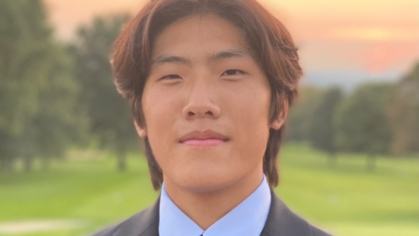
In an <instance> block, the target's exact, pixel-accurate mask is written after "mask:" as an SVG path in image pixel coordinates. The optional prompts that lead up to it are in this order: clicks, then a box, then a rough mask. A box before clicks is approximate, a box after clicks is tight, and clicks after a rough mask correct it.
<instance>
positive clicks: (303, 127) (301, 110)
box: [286, 87, 324, 142]
mask: <svg viewBox="0 0 419 236" xmlns="http://www.w3.org/2000/svg"><path fill="white" fill-rule="evenodd" d="M323 93H324V91H323V90H321V89H318V88H312V87H305V88H303V89H302V91H301V95H300V96H299V97H298V99H297V100H296V102H295V104H293V106H292V107H291V109H290V113H289V115H288V121H287V133H286V140H287V141H295V142H303V141H309V130H310V127H311V119H312V117H313V116H314V112H315V108H316V107H317V106H318V104H319V103H320V101H321V98H322V96H323Z"/></svg>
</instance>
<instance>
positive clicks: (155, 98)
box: [139, 15, 279, 191]
mask: <svg viewBox="0 0 419 236" xmlns="http://www.w3.org/2000/svg"><path fill="white" fill-rule="evenodd" d="M152 60H153V65H152V67H151V70H150V75H149V77H148V78H147V82H146V84H145V88H144V93H143V97H142V104H143V112H144V117H145V123H146V127H139V133H140V136H142V137H144V136H147V137H148V139H149V141H150V145H151V148H152V150H153V153H154V156H155V158H156V160H157V162H158V163H159V165H160V167H161V169H162V171H163V178H164V182H165V185H166V188H168V187H170V188H173V187H176V188H182V189H189V190H193V191H211V190H214V189H222V188H224V187H228V186H231V185H233V184H235V183H239V182H240V181H243V180H244V179H246V178H258V180H259V181H260V180H261V179H262V175H263V164H262V163H263V155H264V152H265V149H266V144H267V140H268V136H269V128H270V127H272V126H271V125H270V124H269V122H268V113H269V101H270V87H269V83H268V80H267V78H266V76H265V74H264V73H263V71H262V70H261V68H260V67H259V66H258V64H257V63H256V62H255V60H254V59H253V57H252V55H251V51H250V47H249V45H247V43H246V40H245V38H244V34H243V32H242V31H241V30H240V29H239V28H237V27H235V26H234V25H232V24H231V23H229V22H228V21H225V20H223V19H221V18H219V17H216V16H212V15H207V16H193V17H189V18H187V19H183V20H180V21H177V22H175V23H173V24H171V25H169V26H168V27H167V28H165V29H164V30H163V31H162V32H161V34H160V35H159V36H158V37H157V39H156V41H155V45H154V48H153V54H152ZM275 128H279V127H275Z"/></svg>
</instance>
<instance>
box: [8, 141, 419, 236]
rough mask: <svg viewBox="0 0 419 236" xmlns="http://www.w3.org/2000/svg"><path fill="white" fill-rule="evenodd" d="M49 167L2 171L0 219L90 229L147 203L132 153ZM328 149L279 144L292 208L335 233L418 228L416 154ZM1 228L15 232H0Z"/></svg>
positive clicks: (150, 197) (84, 156) (90, 155)
mask: <svg viewBox="0 0 419 236" xmlns="http://www.w3.org/2000/svg"><path fill="white" fill-rule="evenodd" d="M69 156H70V157H69V159H68V160H66V161H61V162H56V163H53V164H52V166H51V169H50V170H49V171H47V172H43V171H40V170H35V171H34V172H32V173H20V172H18V173H0V225H1V224H3V223H6V222H19V221H31V220H49V219H70V220H71V219H74V220H79V221H83V222H84V223H83V224H82V225H80V227H78V228H75V229H68V230H61V231H50V232H46V231H45V232H37V233H31V234H25V235H31V236H32V235H64V236H65V235H87V234H88V233H91V232H94V231H95V230H97V229H99V228H101V227H103V226H105V225H108V224H110V223H112V222H115V221H118V220H122V219H124V218H126V217H128V216H130V215H132V214H134V213H135V212H137V211H139V210H140V209H143V208H145V207H146V206H148V205H150V204H152V203H153V202H154V201H155V199H156V197H157V196H158V193H155V192H154V191H153V190H152V187H151V183H150V181H149V176H148V169H147V164H146V162H145V160H144V159H143V158H139V157H136V156H130V157H129V158H128V162H129V169H128V171H126V172H124V173H120V172H117V171H115V160H114V158H112V157H108V156H106V154H104V153H96V152H73V153H71V154H70V155H69ZM365 162H366V159H365V157H363V156H361V155H343V154H342V155H339V156H338V161H337V163H336V166H334V167H330V166H328V163H327V159H326V157H325V154H323V153H321V152H317V151H313V150H311V149H310V148H308V147H306V146H301V145H287V146H285V147H284V148H283V150H282V151H281V160H280V166H281V184H280V185H279V187H277V188H276V189H275V191H276V192H277V193H278V195H279V196H280V197H281V198H282V199H283V200H284V201H285V202H286V203H287V204H288V205H289V206H290V208H292V209H293V210H294V211H296V212H297V213H299V214H300V215H302V216H303V217H304V218H306V219H308V220H309V221H311V222H312V223H314V224H315V225H318V226H319V227H321V228H324V229H326V230H328V231H330V232H332V233H334V234H335V235H343V236H345V235H347V236H350V235H356V236H363V235H365V236H367V235H368V236H369V235H383V236H386V235H389V236H390V235H392V236H393V235H403V236H409V235H412V236H413V235H415V236H417V235H419V224H418V223H419V201H418V197H419V194H418V193H419V159H418V158H409V159H400V158H397V159H395V158H386V157H380V158H378V159H377V168H376V170H375V171H373V172H368V171H366V168H365ZM0 235H16V234H7V233H6V234H2V233H1V232H0Z"/></svg>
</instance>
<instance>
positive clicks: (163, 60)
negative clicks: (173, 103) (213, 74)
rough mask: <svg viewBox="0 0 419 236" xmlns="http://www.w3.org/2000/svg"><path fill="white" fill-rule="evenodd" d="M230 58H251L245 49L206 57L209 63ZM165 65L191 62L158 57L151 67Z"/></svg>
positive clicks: (168, 56)
mask: <svg viewBox="0 0 419 236" xmlns="http://www.w3.org/2000/svg"><path fill="white" fill-rule="evenodd" d="M232 57H241V58H242V57H252V56H251V53H250V52H249V50H246V49H241V48H240V49H230V50H226V51H221V52H216V53H214V54H212V55H211V56H209V57H208V61H209V62H214V61H219V60H223V59H228V58H232ZM165 63H179V64H185V65H190V64H191V61H190V60H188V59H186V58H185V57H181V56H175V55H164V54H163V55H160V56H158V57H157V58H156V59H154V60H153V62H152V65H154V64H165Z"/></svg>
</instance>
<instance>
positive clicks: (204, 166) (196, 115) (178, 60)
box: [95, 0, 327, 236]
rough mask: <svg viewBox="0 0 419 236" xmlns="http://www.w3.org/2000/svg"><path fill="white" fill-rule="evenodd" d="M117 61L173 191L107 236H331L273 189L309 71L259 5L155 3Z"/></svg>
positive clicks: (155, 165)
mask: <svg viewBox="0 0 419 236" xmlns="http://www.w3.org/2000/svg"><path fill="white" fill-rule="evenodd" d="M112 65H113V70H114V75H115V76H114V77H115V84H116V86H117V88H118V90H119V92H120V93H121V94H122V95H123V96H124V97H126V98H127V99H128V100H129V101H130V102H131V105H132V110H133V114H134V120H135V122H134V123H135V126H136V128H137V131H138V134H139V136H140V137H142V138H143V139H144V142H145V149H146V156H147V161H148V164H149V168H150V173H151V179H152V182H153V186H154V188H155V189H156V190H159V189H161V195H160V198H159V200H158V201H157V202H156V203H155V204H154V206H152V207H151V208H149V209H146V210H145V211H142V212H140V213H138V214H137V215H135V216H133V217H131V218H129V219H128V220H126V221H124V222H122V223H119V224H117V225H116V226H113V227H110V228H108V229H105V230H103V231H101V232H99V233H97V234H95V235H113V236H115V235H121V236H154V235H161V236H169V235H179V236H199V235H204V236H222V235H229V236H232V235H241V236H243V235H245V236H246V235H248V236H256V235H266V236H268V235H270V236H274V235H282V236H320V235H327V234H326V233H324V232H322V231H321V230H319V229H317V228H315V227H313V226H311V225H309V224H308V223H307V222H306V221H304V220H303V219H301V218H299V217H298V216H296V215H295V214H294V213H292V212H291V211H290V210H289V209H288V208H287V207H286V206H285V205H284V203H283V202H282V201H281V200H279V199H278V198H277V197H276V196H275V194H274V192H273V191H272V189H271V188H270V186H276V185H277V184H278V171H277V164H276V163H277V154H278V151H279V147H280V143H281V137H282V134H283V130H284V128H283V127H284V123H285V120H286V117H287V112H288V107H289V105H290V104H291V103H292V100H293V98H294V96H295V95H296V92H297V82H298V79H299V78H300V76H301V74H302V72H301V68H300V66H299V64H298V55H297V50H296V48H295V46H294V44H293V42H292V39H291V36H290V35H289V33H288V31H287V30H286V29H285V27H284V26H283V25H282V24H281V23H280V22H279V21H278V20H277V19H276V18H274V17H273V16H272V15H271V14H270V13H269V12H267V11H266V10H265V9H264V8H263V7H262V6H261V5H259V4H258V3H257V2H256V1H255V0H153V1H151V2H150V3H148V4H147V5H146V6H145V7H144V9H142V11H141V12H140V13H139V14H138V15H137V16H136V17H135V18H134V19H133V20H132V21H131V22H129V23H128V25H127V26H126V28H125V29H124V30H123V31H122V33H121V35H120V36H119V38H118V39H117V40H116V42H115V48H114V54H113V58H112Z"/></svg>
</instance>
